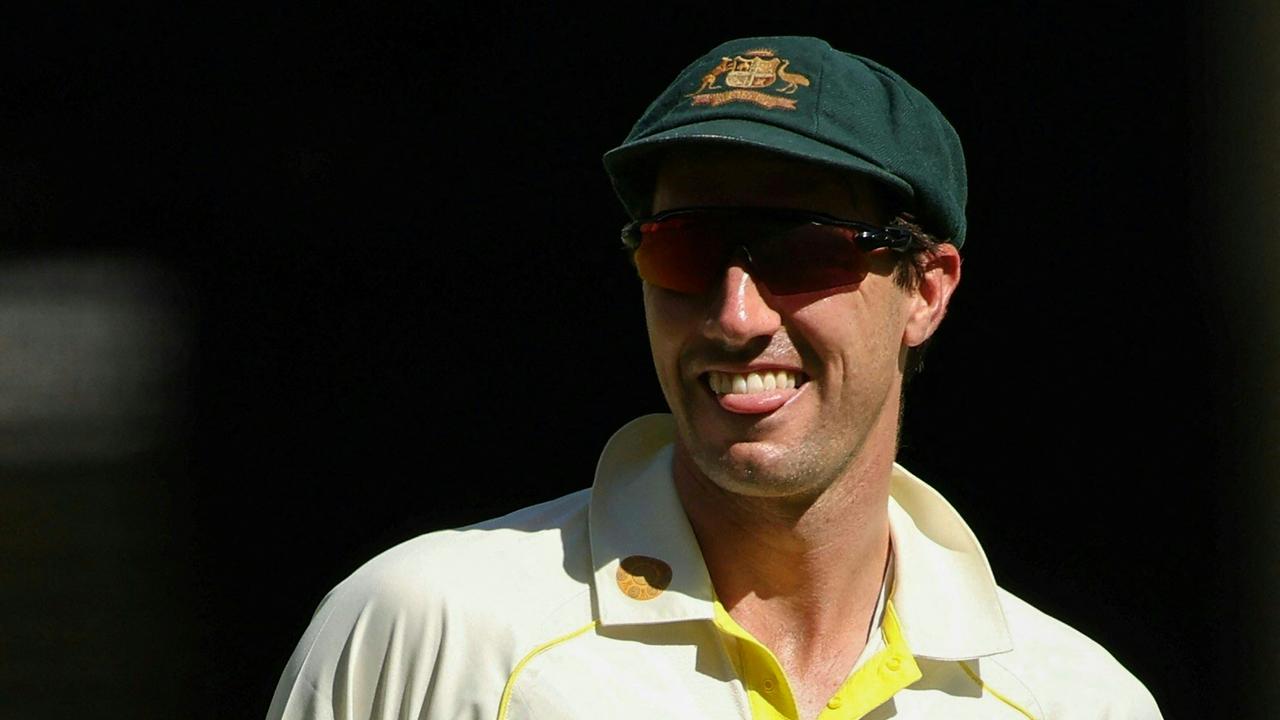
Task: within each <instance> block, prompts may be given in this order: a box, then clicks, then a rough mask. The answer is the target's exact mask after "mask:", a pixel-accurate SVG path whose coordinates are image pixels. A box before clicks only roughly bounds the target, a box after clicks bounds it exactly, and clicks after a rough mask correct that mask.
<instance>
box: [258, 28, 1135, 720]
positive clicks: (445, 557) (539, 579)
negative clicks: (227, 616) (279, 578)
mask: <svg viewBox="0 0 1280 720" xmlns="http://www.w3.org/2000/svg"><path fill="white" fill-rule="evenodd" d="M605 165H606V168H607V170H608V171H609V174H610V177H611V178H612V180H613V183H614V187H615V189H616V190H617V192H618V195H619V197H620V198H621V199H622V202H623V204H624V206H625V207H626V209H627V211H628V213H629V214H630V215H631V216H632V217H633V218H634V220H633V222H631V223H629V224H628V225H627V226H626V227H625V228H624V230H623V239H624V242H625V243H626V245H627V247H628V248H629V250H630V252H631V254H632V259H633V261H634V263H635V266H636V268H637V270H638V272H639V275H640V277H641V279H642V281H643V288H644V306H645V317H646V321H647V324H648V331H649V340H650V344H651V348H652V351H653V361H654V367H655V369H656V371H657V376H658V380H659V382H660V384H661V386H662V390H663V393H664V395H665V397H666V399H667V402H668V404H669V406H670V408H671V415H670V416H649V417H644V418H641V419H639V420H636V421H634V422H632V423H631V424H629V425H627V426H626V427H624V428H623V429H622V430H620V431H618V433H617V434H615V436H614V437H613V438H612V439H611V440H610V442H609V444H608V445H607V447H606V448H605V449H604V452H603V454H602V456H601V458H600V462H599V466H598V469H597V473H596V478H595V483H594V485H593V486H592V488H591V489H589V490H583V491H580V492H577V493H574V494H572V495H569V496H566V497H564V498H561V499H559V500H554V501H551V502H549V503H545V504H543V505H539V506H536V507H533V508H528V509H525V510H521V511H518V512H516V513H513V514H511V515H509V516H506V517H503V518H499V519H496V520H493V521H489V522H487V523H482V524H480V525H476V526H472V527H469V528H463V529H461V530H454V531H446V532H439V533H431V534H428V535H425V536H422V537H420V538H417V539H415V540H412V541H409V542H407V543H404V544H403V545H400V546H398V547H396V548H393V549H391V550H389V551H388V552H386V553H383V554H382V555H380V556H379V557H377V558H375V559H374V560H372V561H370V562H369V563H368V564H366V565H365V566H364V567H362V568H361V569H359V570H358V571H357V572H356V573H355V574H353V575H352V576H351V577H350V578H348V579H347V580H346V581H344V582H343V583H342V584H340V585H339V586H338V587H337V588H335V589H334V591H333V592H332V593H330V595H329V596H328V597H326V598H325V600H324V602H323V603H322V604H321V606H320V608H319V609H318V610H317V612H316V615H315V617H314V618H313V620H312V623H311V626H310V628H309V629H308V630H307V632H306V635H305V636H304V637H303V640H302V642H301V643H300V644H299V646H298V649H297V651H296V652H295V653H294V656H293V658H292V659H291V660H290V662H289V665H288V667H287V668H286V669H285V672H284V676H283V677H282V678H281V681H280V684H279V686H278V688H277V690H276V694H275V698H274V700H273V703H272V707H271V711H270V715H269V716H270V717H272V718H279V717H284V718H326V719H327V718H370V717H377V718H404V717H412V718H461V717H465V718H494V717H497V718H600V717H607V718H641V717H643V718H653V717H663V718H792V719H797V720H798V719H799V718H821V719H822V720H845V719H852V718H862V717H872V718H889V717H904V718H924V717H929V718H1028V717H1030V718H1082V719H1083V718H1091V719H1092V718H1102V717H1106V718H1157V717H1159V711H1158V710H1157V708H1156V705H1155V703H1154V701H1153V700H1152V698H1151V696H1150V694H1149V693H1148V692H1147V691H1146V689H1145V688H1144V687H1143V686H1142V685H1141V683H1139V682H1138V681H1137V680H1136V679H1134V678H1133V676H1132V675H1131V674H1130V673H1128V672H1127V671H1126V670H1125V669H1124V668H1123V667H1122V666H1121V665H1120V664H1119V663H1118V662H1116V660H1115V659H1114V658H1112V657H1111V656H1110V655H1109V654H1108V653H1107V652H1106V651H1105V650H1104V649H1102V648H1101V647H1100V646H1098V645H1097V644H1096V643H1094V642H1092V641H1091V640H1089V639H1087V638H1085V637H1084V636H1082V635H1081V634H1079V633H1078V632H1076V631H1074V630H1072V629H1071V628H1069V627H1068V626H1066V625H1064V624H1062V623H1061V622H1059V621H1057V620H1054V619H1052V618H1050V617H1048V616H1046V615H1044V614H1043V613H1041V612H1039V611H1037V610H1035V609H1034V608H1032V607H1030V606H1029V605H1027V604H1026V603H1024V602H1022V601H1021V600H1019V599H1017V598H1016V597H1014V596H1012V595H1010V594H1009V593H1007V592H1005V591H1004V590H1002V589H1000V588H999V587H998V586H997V585H996V583H995V580H994V578H993V575H992V572H991V570H990V568H989V566H988V564H987V561H986V558H985V556H984V555H983V553H982V550H981V548H980V546H979V544H978V542H977V540H976V539H975V538H974V537H973V535H972V533H971V532H970V531H969V529H968V527H967V526H966V525H965V523H964V521H963V520H962V519H961V518H960V517H959V516H958V515H957V514H956V512H955V511H954V510H953V509H952V508H951V507H950V505H948V504H947V502H946V501H945V500H944V499H943V498H942V497H941V496H940V495H938V494H937V493H936V492H935V491H934V490H932V489H931V488H930V487H929V486H928V485H926V484H925V483H924V482H922V481H921V480H919V479H917V478H915V477H914V476H912V475H911V474H910V473H909V472H908V471H907V470H905V469H904V468H902V467H900V466H898V465H897V464H895V462H894V458H895V455H896V451H897V433H898V423H899V418H900V413H901V409H902V408H901V403H902V388H903V384H904V382H905V381H906V379H907V377H909V374H910V373H911V372H913V371H914V369H915V368H916V367H917V366H918V363H919V356H920V353H921V352H922V351H923V347H924V346H925V344H926V343H927V342H928V340H929V338H930V337H931V336H932V335H933V334H934V333H935V332H936V331H937V329H938V327H939V324H940V323H941V322H942V320H943V317H944V315H945V314H946V309H947V304H948V302H949V300H950V298H951V295H952V293H953V292H954V291H955V289H956V287H957V284H958V283H959V281H960V267H961V263H960V254H959V248H960V247H961V246H962V245H963V243H964V239H965V217H964V203H965V196H966V187H965V182H966V181H965V171H964V160H963V156H962V154H961V150H960V144H959V140H958V138H957V137H956V134H955V132H954V131H953V130H952V128H951V126H950V125H949V124H948V123H947V121H946V120H945V119H944V118H943V116H942V115H941V113H940V112H939V111H938V110H937V108H935V107H934V106H933V104H932V103H930V102H929V100H928V99H926V98H925V97H924V96H923V95H921V94H920V93H919V92H918V91H916V90H915V89H914V88H912V87H911V86H910V85H908V84H907V83H906V82H905V81H904V80H903V79H902V78H900V77H899V76H897V75H896V74H894V73H893V72H891V71H889V70H888V69H886V68H884V67H882V66H880V65H878V64H876V63H874V62H871V61H869V60H866V59H865V58H860V57H857V56H854V55H849V54H846V53H842V52H839V51H836V50H833V49H832V48H831V47H830V46H828V45H827V44H826V43H824V42H822V41H820V40H817V39H814V38H752V39H746V40H737V41H732V42H729V43H726V44H724V45H722V46H720V47H717V48H715V49H714V50H712V51H711V52H710V53H709V54H708V55H706V56H705V57H703V58H701V59H699V60H697V61H696V62H694V63H693V64H692V65H691V66H689V68H688V69H686V70H685V71H684V72H683V73H682V74H681V75H680V76H679V77H678V78H676V80H675V82H674V83H672V85H671V86H670V87H669V88H668V89H667V90H666V91H665V92H664V93H663V94H662V95H661V96H660V97H659V98H658V99H657V100H656V101H655V102H654V103H653V104H652V105H651V106H650V107H649V109H648V111H647V112H646V113H645V114H644V116H643V117H641V119H640V121H639V122H638V123H637V124H636V126H635V128H634V129H633V130H632V132H631V134H630V136H629V137H628V138H627V140H626V141H625V142H624V143H623V144H622V145H621V146H619V147H618V148H616V149H614V150H612V151H610V152H609V153H608V154H606V156H605Z"/></svg>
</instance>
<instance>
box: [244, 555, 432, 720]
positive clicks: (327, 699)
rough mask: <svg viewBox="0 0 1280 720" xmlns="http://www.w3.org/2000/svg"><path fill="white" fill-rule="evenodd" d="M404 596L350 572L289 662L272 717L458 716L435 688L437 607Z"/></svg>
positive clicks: (355, 719)
mask: <svg viewBox="0 0 1280 720" xmlns="http://www.w3.org/2000/svg"><path fill="white" fill-rule="evenodd" d="M399 595H400V593H398V592H396V588H395V587H388V586H386V585H385V584H383V585H381V586H378V584H377V583H371V582H370V581H369V579H368V578H358V577H353V578H349V579H348V580H347V581H346V582H344V583H343V584H342V585H339V586H338V587H337V588H335V589H334V590H333V592H331V593H330V594H329V595H328V596H326V597H325V599H324V601H323V602H321V604H320V607H319V608H318V609H317V610H316V613H315V615H314V616H313V617H312V620H311V624H310V626H309V627H308V628H307V630H306V632H305V633H304V634H303V636H302V640H301V641H300V642H299V643H298V646H297V648H296V649H295V650H294V652H293V656H292V657H291V658H290V659H289V663H288V665H286V666H285V669H284V672H283V674H282V675H281V677H280V682H279V684H278V685H277V686H276V691H275V694H274V696H273V697H272V700H271V707H270V709H269V710H268V711H267V718H268V720H375V719H376V720H382V719H386V720H391V719H392V718H403V717H413V718H428V717H452V716H458V715H457V714H455V713H452V712H450V711H449V709H448V708H446V707H443V706H442V701H441V699H440V698H433V697H432V692H431V691H432V687H433V685H434V684H435V679H436V675H437V659H438V655H439V649H440V641H441V636H442V624H441V623H440V622H439V621H438V620H434V619H433V618H438V614H437V613H432V612H430V608H424V607H423V606H422V604H421V603H414V602H404V600H405V598H401V597H398V596H399Z"/></svg>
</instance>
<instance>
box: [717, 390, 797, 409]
mask: <svg viewBox="0 0 1280 720" xmlns="http://www.w3.org/2000/svg"><path fill="white" fill-rule="evenodd" d="M796 392H798V390H797V389H796V388H788V389H785V390H783V389H779V390H765V391H763V392H757V393H728V394H726V395H717V396H716V400H718V401H719V402H720V407H722V408H724V409H725V410H728V411H729V412H732V413H739V414H741V415H759V414H763V413H771V412H773V411H774V410H777V409H778V408H780V407H782V406H783V405H785V404H786V402H787V401H788V400H790V399H791V396H792V395H795V394H796Z"/></svg>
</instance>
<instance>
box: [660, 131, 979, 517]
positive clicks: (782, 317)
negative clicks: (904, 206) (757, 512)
mask: <svg viewBox="0 0 1280 720" xmlns="http://www.w3.org/2000/svg"><path fill="white" fill-rule="evenodd" d="M695 206H771V207H785V208H794V209H801V210H808V211H812V212H819V213H824V214H827V215H832V216H835V217H839V218H844V219H850V220H862V221H865V222H871V223H876V224H884V223H885V222H886V220H887V219H886V218H884V217H881V210H880V208H879V207H878V204H877V201H876V194H875V193H874V191H873V188H872V187H871V186H870V185H869V183H867V182H865V181H859V180H850V178H848V177H844V176H841V175H838V174H836V173H835V172H833V171H829V170H826V169H823V168H819V167H816V166H812V165H806V164H802V163H798V162H795V161H791V160H786V159H782V158H778V157H776V156H770V155H764V154H755V153H746V152H743V151H741V150H733V151H729V150H721V151H714V152H708V151H703V152H699V153H698V154H696V155H681V156H678V157H676V158H674V159H669V160H668V161H667V162H666V163H665V164H664V165H663V167H662V168H661V171H660V172H659V174H658V180H657V184H656V188H655V196H654V206H653V212H654V213H658V212H663V211H666V210H672V209H677V208H685V207H695ZM873 255H874V256H873V258H872V269H871V272H870V273H869V274H868V275H867V277H866V278H865V279H864V280H863V281H862V282H860V283H859V284H857V285H855V286H846V287H840V288H834V289H829V290H823V291H818V292H812V293H804V294H799V295H773V294H772V293H770V291H769V288H768V287H767V286H765V285H763V284H761V283H758V282H756V280H755V279H754V278H753V277H752V276H751V272H750V268H749V267H747V266H746V264H745V261H743V260H742V259H736V260H734V261H733V262H731V263H730V265H729V266H728V267H727V268H726V269H725V271H724V273H723V275H722V277H721V278H720V282H719V283H718V285H716V286H715V287H713V288H712V289H711V290H709V291H708V292H706V293H703V294H701V295H692V294H684V293H678V292H674V291H670V290H665V289H663V288H659V287H655V286H652V285H649V284H648V283H646V284H645V287H644V299H645V317H646V322H647V325H648V330H649V341H650V345H651V348H652V351H653V360H654V365H655V367H656V369H657V373H658V379H659V381H660V383H661V385H662V391H663V394H664V395H665V396H666V399H667V403H668V405H669V406H670V408H671V411H672V413H673V415H674V416H675V420H676V426H677V453H676V463H677V467H676V472H677V476H679V475H680V474H681V473H682V472H684V473H692V474H693V475H695V476H697V477H699V478H705V479H707V480H710V481H711V482H713V483H715V484H716V485H719V486H720V487H721V488H723V489H725V490H728V491H731V492H734V493H738V494H743V495H751V496H759V497H777V498H788V497H794V498H804V497H813V496H816V495H817V494H820V493H821V492H822V491H823V490H824V489H825V488H826V487H828V486H830V484H831V483H833V482H834V481H835V480H837V479H838V478H840V477H842V476H844V475H845V474H846V473H848V471H849V469H850V467H851V466H852V465H853V464H854V462H855V459H856V458H858V457H859V456H860V455H863V454H865V453H867V452H872V453H881V454H883V453H887V457H888V458H889V459H890V460H891V459H892V456H893V452H894V450H895V446H896V433H897V420H898V402H899V396H900V394H901V393H900V390H901V383H902V369H903V360H904V357H905V351H906V348H907V347H908V345H915V344H919V343H920V342H923V340H924V339H925V338H927V337H928V334H929V333H931V332H932V330H933V327H936V321H934V320H933V317H932V315H929V317H925V315H928V313H926V312H925V308H926V307H927V306H928V305H929V302H928V300H927V299H926V298H923V297H922V293H921V292H913V291H908V290H905V289H903V288H900V287H898V286H897V285H896V284H895V283H894V282H893V278H892V274H893V267H894V259H893V257H892V256H891V255H890V254H889V251H884V250H881V251H876V252H875V253H874V254H873ZM956 271H957V273H956V277H957V278H958V260H957V263H956ZM925 285H926V286H928V285H929V283H928V281H926V283H925ZM930 287H931V286H930ZM929 292H931V290H926V291H925V293H924V294H926V295H927V294H929ZM946 295H949V290H948V292H947V293H946ZM945 304H946V298H945V297H944V298H942V307H943V308H945ZM940 318H941V315H940V313H939V314H938V315H937V319H939V320H940ZM770 386H772V387H770ZM793 386H794V387H793Z"/></svg>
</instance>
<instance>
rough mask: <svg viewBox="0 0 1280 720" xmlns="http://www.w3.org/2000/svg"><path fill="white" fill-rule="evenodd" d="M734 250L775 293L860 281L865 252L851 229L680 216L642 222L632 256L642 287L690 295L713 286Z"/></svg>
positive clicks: (716, 216) (756, 219)
mask: <svg viewBox="0 0 1280 720" xmlns="http://www.w3.org/2000/svg"><path fill="white" fill-rule="evenodd" d="M739 247H744V248H746V251H747V261H748V263H749V267H750V271H751V273H752V274H753V275H754V276H755V277H756V278H757V279H758V280H760V281H762V282H763V283H764V284H765V285H766V286H767V287H768V289H769V291H770V292H772V293H774V294H776V295H794V294H797V293H804V292H814V291H817V290H827V289H830V288H835V287H841V286H844V285H853V284H856V283H859V282H861V281H862V280H863V278H865V277H866V275H867V269H868V263H867V256H866V253H864V252H862V250H861V249H860V248H859V247H858V245H857V243H856V241H855V240H854V232H853V231H852V230H850V229H848V228H844V227H839V226H833V225H823V224H818V223H813V222H803V221H795V220H776V221H767V220H765V219H763V218H760V217H734V216H733V215H719V214H714V215H708V216H697V215H682V216H678V217H672V218H665V219H661V220H657V221H653V222H647V223H643V224H642V225H641V226H640V243H639V247H637V248H636V251H635V254H634V256H633V257H634V260H635V263H636V268H637V270H638V271H639V273H640V277H642V278H644V279H645V280H646V281H648V282H649V283H651V284H653V285H657V286H658V287H663V288H666V289H668V290H675V291H677V292H683V293H692V294H697V293H703V292H706V291H707V290H709V289H710V288H711V287H712V286H714V285H715V284H716V283H718V282H720V279H721V278H722V277H723V273H724V270H725V266H726V265H727V264H728V262H729V258H730V256H731V255H732V254H733V253H734V252H735V251H736V250H737V249H738V248H739Z"/></svg>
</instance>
